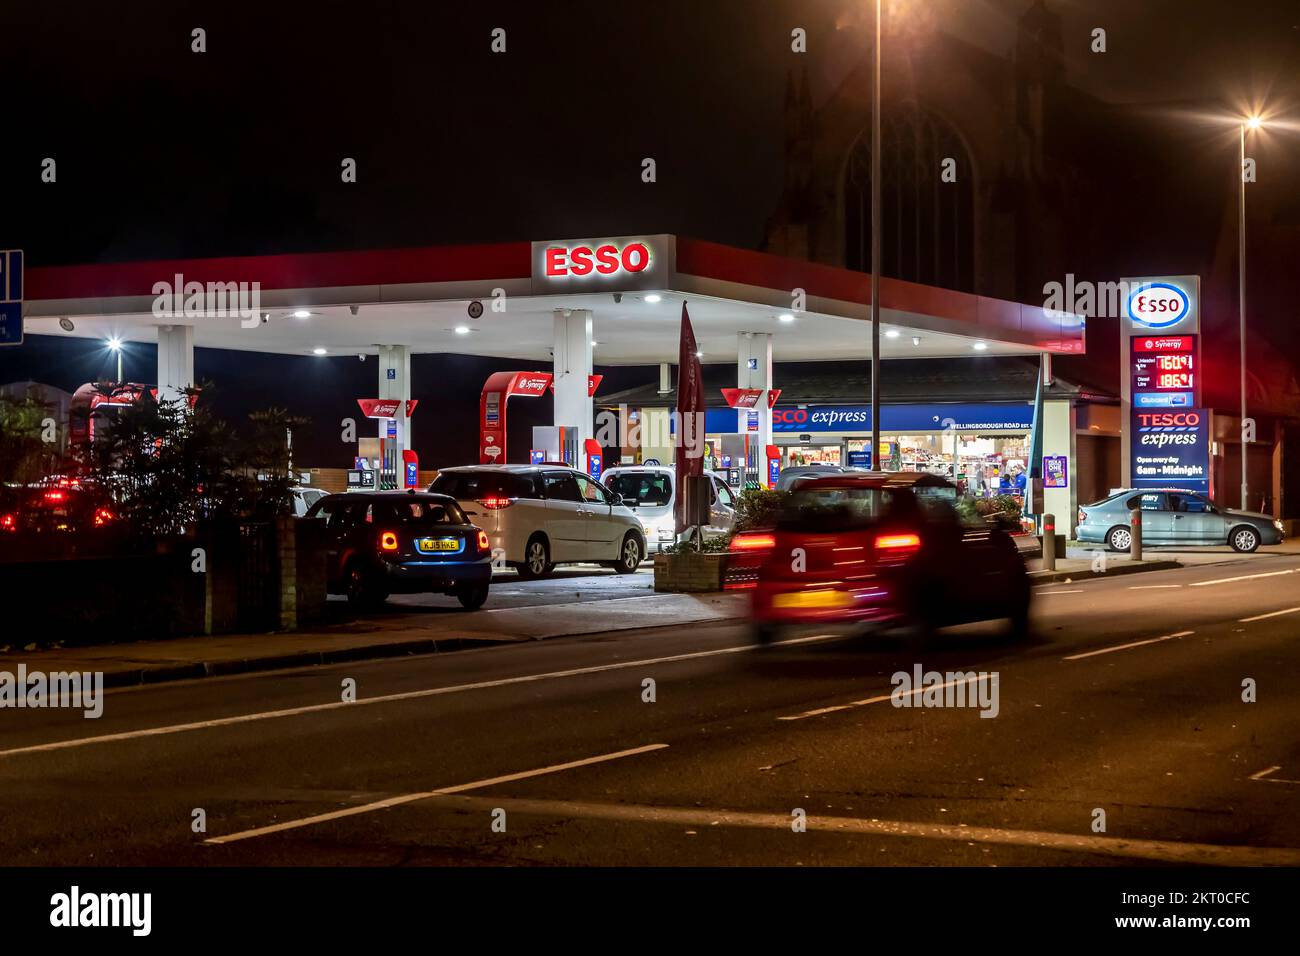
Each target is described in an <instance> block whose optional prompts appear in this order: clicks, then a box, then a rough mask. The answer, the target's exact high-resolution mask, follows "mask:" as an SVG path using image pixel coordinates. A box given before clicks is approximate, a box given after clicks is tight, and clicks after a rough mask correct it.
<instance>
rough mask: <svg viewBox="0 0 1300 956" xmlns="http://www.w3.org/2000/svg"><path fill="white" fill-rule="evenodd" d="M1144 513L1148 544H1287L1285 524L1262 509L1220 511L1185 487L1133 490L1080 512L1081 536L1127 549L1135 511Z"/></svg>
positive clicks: (1243, 548)
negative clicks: (1283, 527) (1283, 540)
mask: <svg viewBox="0 0 1300 956" xmlns="http://www.w3.org/2000/svg"><path fill="white" fill-rule="evenodd" d="M1134 508H1138V509H1140V510H1141V512H1142V543H1143V544H1144V545H1210V544H1219V545H1222V544H1226V545H1228V546H1230V547H1231V548H1232V550H1234V551H1240V552H1243V553H1247V554H1248V553H1250V552H1252V551H1255V550H1256V549H1258V548H1259V546H1260V545H1261V544H1281V543H1282V522H1281V521H1277V520H1275V519H1274V518H1273V517H1272V516H1271V515H1265V514H1260V513H1259V512H1257V511H1238V510H1236V509H1234V508H1220V507H1218V506H1217V505H1215V504H1213V503H1212V502H1211V501H1210V500H1209V499H1208V498H1206V497H1205V495H1203V494H1200V493H1199V492H1196V491H1187V490H1184V489H1182V488H1151V489H1147V490H1142V491H1139V490H1137V489H1134V488H1130V489H1128V490H1126V491H1121V492H1117V493H1116V494H1113V495H1111V496H1110V497H1108V498H1103V499H1102V500H1101V501H1098V502H1095V503H1093V504H1090V505H1084V506H1083V507H1081V508H1080V509H1079V525H1078V530H1077V531H1076V533H1075V536H1076V537H1077V538H1078V539H1079V540H1080V541H1088V542H1093V543H1097V544H1105V545H1106V547H1107V548H1109V549H1110V550H1111V551H1127V550H1129V548H1130V547H1132V544H1133V533H1132V531H1131V530H1130V528H1129V512H1130V511H1131V510H1132V509H1134Z"/></svg>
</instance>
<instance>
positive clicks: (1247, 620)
mask: <svg viewBox="0 0 1300 956" xmlns="http://www.w3.org/2000/svg"><path fill="white" fill-rule="evenodd" d="M1296 611H1300V607H1289V608H1286V609H1285V610H1281V611H1269V613H1267V614H1256V615H1255V616H1254V617H1242V618H1238V619H1237V623H1238V624H1249V623H1250V622H1251V621H1262V620H1264V619H1265V618H1269V617H1281V616H1282V615H1283V614H1294V613H1295V612H1296Z"/></svg>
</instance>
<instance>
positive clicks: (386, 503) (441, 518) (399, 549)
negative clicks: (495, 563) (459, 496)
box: [306, 491, 492, 611]
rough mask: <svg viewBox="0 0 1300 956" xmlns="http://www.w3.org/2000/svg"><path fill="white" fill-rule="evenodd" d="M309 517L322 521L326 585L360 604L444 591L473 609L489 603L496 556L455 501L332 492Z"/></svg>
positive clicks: (432, 496)
mask: <svg viewBox="0 0 1300 956" xmlns="http://www.w3.org/2000/svg"><path fill="white" fill-rule="evenodd" d="M306 517H307V518H324V519H325V521H326V531H327V536H326V540H327V544H326V547H327V549H328V569H327V575H328V582H327V588H328V590H329V591H330V593H332V594H346V595H347V596H348V600H349V601H351V602H352V603H353V604H355V605H358V606H360V607H376V606H378V605H379V604H382V603H383V602H384V601H385V600H386V599H387V598H388V596H389V595H390V594H413V593H419V592H424V591H441V592H442V593H444V594H454V595H455V596H456V598H457V599H458V600H459V601H460V603H461V604H462V605H464V606H465V607H466V608H468V609H469V610H471V611H473V610H477V609H478V608H480V607H482V606H483V602H484V601H486V600H487V595H488V585H489V583H490V582H491V580H492V551H491V548H490V547H489V545H488V539H487V535H486V534H485V533H484V532H483V531H482V530H480V529H479V528H477V527H475V526H474V525H472V524H470V522H469V519H468V518H466V517H465V513H464V512H463V511H462V510H461V508H460V505H458V504H457V503H456V500H455V499H454V498H448V497H447V496H446V495H435V494H427V493H426V494H420V493H417V492H413V491H377V492H369V493H350V494H341V495H329V496H327V497H325V498H322V499H321V500H320V501H318V502H316V504H314V505H312V507H311V510H310V511H308V512H307V515H306Z"/></svg>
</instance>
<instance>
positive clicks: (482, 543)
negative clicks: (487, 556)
mask: <svg viewBox="0 0 1300 956" xmlns="http://www.w3.org/2000/svg"><path fill="white" fill-rule="evenodd" d="M489 547H490V545H489V544H488V536H487V532H486V531H480V532H479V533H478V549H479V550H480V551H486V550H487V549H488V548H489Z"/></svg>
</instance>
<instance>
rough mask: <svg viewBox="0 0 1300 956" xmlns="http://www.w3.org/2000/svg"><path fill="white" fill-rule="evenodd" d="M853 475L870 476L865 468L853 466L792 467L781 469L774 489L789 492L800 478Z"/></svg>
mask: <svg viewBox="0 0 1300 956" xmlns="http://www.w3.org/2000/svg"><path fill="white" fill-rule="evenodd" d="M853 474H857V475H864V474H870V472H868V471H866V470H865V469H863V468H854V467H852V466H851V465H791V466H790V467H789V468H782V469H781V473H780V474H779V475H777V476H776V484H775V485H773V487H774V488H776V490H777V491H789V490H790V489H791V488H792V487H794V483H795V482H796V481H798V480H799V479H800V478H823V477H825V476H827V475H853Z"/></svg>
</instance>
